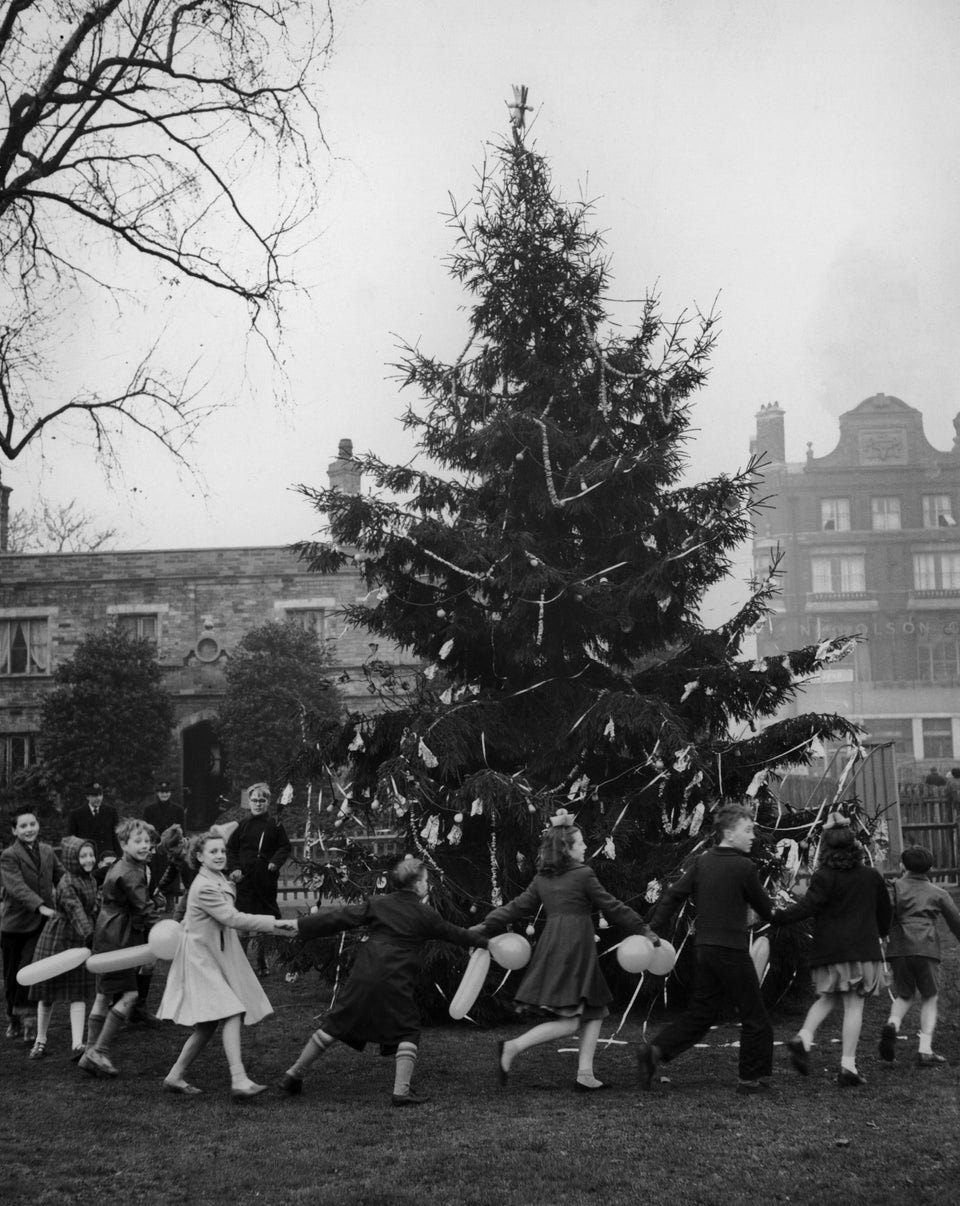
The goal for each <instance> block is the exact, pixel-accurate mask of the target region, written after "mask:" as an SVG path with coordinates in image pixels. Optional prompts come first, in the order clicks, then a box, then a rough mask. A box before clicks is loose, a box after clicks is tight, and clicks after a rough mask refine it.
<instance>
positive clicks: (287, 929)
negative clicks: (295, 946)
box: [273, 918, 299, 938]
mask: <svg viewBox="0 0 960 1206" xmlns="http://www.w3.org/2000/svg"><path fill="white" fill-rule="evenodd" d="M298 933H299V929H298V927H297V922H296V919H295V918H290V919H289V920H284V919H283V918H279V919H278V920H277V921H275V922H274V923H273V934H274V937H275V938H296V936H297V934H298Z"/></svg>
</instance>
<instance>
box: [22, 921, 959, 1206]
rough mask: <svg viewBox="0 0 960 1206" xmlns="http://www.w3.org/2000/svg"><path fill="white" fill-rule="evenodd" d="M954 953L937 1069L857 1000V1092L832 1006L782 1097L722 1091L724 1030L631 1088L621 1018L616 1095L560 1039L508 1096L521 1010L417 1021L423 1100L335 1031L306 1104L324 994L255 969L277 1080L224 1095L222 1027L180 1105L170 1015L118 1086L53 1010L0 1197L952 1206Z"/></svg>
mask: <svg viewBox="0 0 960 1206" xmlns="http://www.w3.org/2000/svg"><path fill="white" fill-rule="evenodd" d="M946 946H947V948H948V949H949V962H948V964H947V965H945V973H946V975H945V980H946V983H945V990H944V993H943V997H942V1006H943V1007H942V1010H941V1021H940V1027H939V1031H938V1035H937V1044H936V1045H937V1047H938V1049H939V1050H940V1051H941V1052H942V1053H943V1054H944V1055H946V1056H947V1057H948V1058H949V1060H950V1065H949V1066H948V1067H942V1068H938V1069H935V1070H921V1069H918V1068H917V1067H916V1066H915V1064H914V1053H915V1040H911V1041H910V1042H907V1041H904V1040H901V1042H900V1043H899V1045H898V1047H899V1050H898V1058H897V1061H896V1062H895V1063H894V1064H893V1065H892V1066H886V1065H882V1064H881V1063H880V1062H879V1060H878V1058H877V1055H876V1037H877V1033H878V1031H879V1027H880V1025H881V1023H882V1022H883V1020H884V1019H885V1008H884V1004H883V1002H881V1001H871V1002H868V1005H867V1016H866V1024H865V1027H864V1039H863V1041H862V1043H861V1049H860V1052H861V1054H860V1065H861V1071H863V1072H864V1073H865V1075H866V1076H867V1077H868V1078H869V1084H868V1085H867V1086H866V1087H865V1088H863V1089H846V1090H841V1089H839V1088H838V1087H837V1085H836V1083H835V1075H836V1068H837V1065H838V1062H839V1049H838V1045H837V1043H836V1042H834V1041H832V1040H835V1039H836V1038H837V1037H838V1034H839V1017H832V1018H831V1019H830V1020H829V1021H828V1022H827V1023H826V1024H825V1026H824V1027H823V1029H822V1030H821V1033H820V1035H819V1036H818V1037H819V1038H820V1040H821V1042H820V1045H819V1046H818V1047H817V1048H816V1049H815V1052H814V1054H815V1059H814V1071H813V1073H812V1075H811V1076H810V1078H809V1079H807V1080H804V1079H801V1078H800V1077H798V1076H797V1075H796V1074H795V1073H793V1072H792V1071H791V1069H790V1068H789V1065H788V1063H787V1057H786V1054H785V1052H784V1049H783V1047H782V1046H778V1048H777V1056H776V1058H777V1069H776V1077H775V1082H774V1090H775V1091H774V1092H773V1093H771V1094H769V1095H764V1096H760V1097H738V1096H736V1095H735V1093H734V1091H733V1089H734V1083H735V1078H736V1052H735V1051H734V1050H732V1049H730V1048H729V1047H728V1046H724V1044H728V1043H731V1042H734V1041H735V1040H736V1037H737V1032H736V1029H735V1028H734V1027H732V1026H731V1027H723V1028H721V1029H719V1030H717V1031H714V1032H712V1033H711V1035H710V1036H709V1044H710V1045H709V1046H707V1047H706V1048H704V1049H702V1050H697V1051H693V1052H689V1053H687V1054H686V1055H684V1056H682V1057H681V1058H680V1059H678V1060H677V1061H676V1062H675V1063H673V1064H672V1065H670V1066H669V1068H667V1069H665V1072H666V1074H667V1075H669V1077H670V1083H669V1084H661V1085H660V1086H659V1087H658V1088H657V1090H656V1091H655V1092H653V1093H649V1094H641V1093H639V1092H638V1091H637V1089H636V1087H635V1076H634V1068H633V1057H634V1052H635V1049H636V1048H635V1044H636V1042H637V1041H638V1040H639V1038H640V1027H639V1024H636V1023H631V1022H628V1024H627V1025H626V1026H625V1027H624V1029H623V1030H622V1031H621V1033H620V1035H619V1037H620V1038H621V1039H622V1038H626V1039H627V1040H628V1045H627V1046H610V1047H608V1048H606V1049H605V1050H604V1049H601V1054H600V1056H599V1059H598V1062H597V1071H598V1073H599V1075H600V1076H601V1078H602V1079H604V1080H606V1081H607V1082H608V1083H609V1085H610V1091H608V1092H602V1093H597V1094H595V1095H587V1094H580V1093H574V1092H573V1091H572V1084H573V1079H574V1075H575V1071H576V1057H575V1055H574V1054H572V1053H569V1052H560V1051H558V1050H557V1048H556V1047H540V1048H538V1049H536V1050H535V1051H531V1052H528V1053H527V1054H525V1055H523V1056H521V1057H520V1059H519V1060H518V1062H517V1063H516V1064H515V1065H514V1070H513V1073H512V1075H511V1078H510V1084H509V1085H508V1086H507V1087H506V1088H505V1089H501V1088H500V1087H499V1086H498V1085H497V1084H496V1081H495V1077H494V1049H495V1038H497V1037H506V1036H508V1035H509V1034H512V1033H517V1032H519V1031H520V1030H521V1029H523V1028H524V1027H523V1025H522V1024H521V1023H519V1022H518V1023H517V1024H515V1025H510V1026H505V1027H502V1028H499V1029H498V1030H496V1031H481V1030H478V1029H476V1028H474V1027H473V1026H471V1025H470V1024H468V1023H461V1024H459V1025H457V1026H454V1025H451V1026H449V1027H441V1028H436V1029H429V1030H426V1031H425V1032H424V1039H423V1045H422V1047H421V1061H420V1068H419V1071H418V1075H417V1087H418V1089H419V1090H420V1091H421V1092H423V1093H425V1094H429V1095H430V1097H431V1101H430V1103H429V1104H427V1105H424V1106H420V1107H417V1108H408V1109H403V1110H398V1109H393V1108H392V1107H391V1105H390V1090H391V1087H392V1081H393V1061H392V1059H380V1058H379V1057H378V1056H376V1055H375V1054H374V1053H372V1052H369V1051H368V1052H366V1053H364V1054H363V1055H358V1054H357V1053H355V1052H353V1051H350V1050H349V1049H347V1048H345V1047H343V1046H340V1045H337V1046H335V1047H334V1048H333V1050H332V1051H331V1052H330V1053H329V1054H328V1055H327V1056H326V1057H325V1059H324V1060H323V1061H321V1062H320V1063H318V1064H317V1065H315V1067H314V1069H313V1070H312V1071H313V1075H312V1076H311V1077H309V1078H308V1079H307V1081H306V1084H305V1090H304V1094H303V1096H302V1097H300V1098H291V1099H286V1098H283V1097H281V1096H280V1095H279V1093H277V1092H276V1091H275V1090H274V1089H273V1087H272V1086H273V1085H274V1084H275V1082H276V1081H277V1080H278V1078H279V1076H280V1074H281V1073H282V1071H283V1070H284V1068H285V1067H286V1066H287V1065H288V1064H289V1063H291V1062H292V1059H293V1057H294V1056H295V1054H296V1053H297V1052H299V1050H300V1047H301V1046H302V1044H303V1042H304V1040H305V1038H306V1036H307V1035H308V1034H309V1032H310V1031H311V1029H313V1027H314V1025H315V1023H314V1021H313V1018H314V1016H315V1015H316V1013H317V1011H318V1010H319V1009H320V1008H321V1000H322V998H321V990H320V988H319V985H318V982H317V980H316V978H315V976H314V975H313V974H311V975H309V976H306V977H304V978H302V979H300V980H299V981H297V982H296V983H294V984H286V983H285V982H284V980H283V977H282V976H280V977H273V978H271V979H269V980H267V981H266V988H267V991H268V995H269V996H270V998H271V1000H272V1002H273V1004H274V1007H275V1010H276V1013H275V1015H274V1016H273V1017H272V1018H270V1019H269V1020H268V1021H266V1022H265V1023H263V1024H262V1025H261V1026H259V1027H254V1028H250V1029H247V1030H246V1032H245V1035H244V1039H245V1051H246V1054H247V1057H248V1059H247V1063H248V1070H249V1071H250V1072H251V1073H252V1075H253V1076H254V1077H255V1078H258V1079H262V1080H264V1081H266V1082H268V1083H269V1084H270V1085H271V1092H270V1093H268V1094H264V1095H263V1096H262V1097H261V1098H259V1099H257V1100H255V1101H253V1102H249V1103H243V1104H235V1103H234V1102H233V1101H232V1100H231V1099H230V1096H229V1092H228V1088H229V1084H228V1078H227V1074H226V1068H225V1064H224V1060H223V1055H222V1049H221V1048H220V1046H219V1041H218V1042H217V1045H216V1046H214V1045H211V1046H210V1048H208V1050H207V1052H206V1053H205V1054H204V1055H203V1056H202V1057H201V1059H200V1061H199V1062H198V1063H197V1064H196V1065H195V1068H194V1071H193V1072H192V1074H191V1079H192V1080H193V1081H194V1082H195V1083H196V1084H198V1085H199V1086H200V1087H201V1088H203V1090H204V1094H203V1096H201V1097H197V1098H193V1099H188V1098H178V1097H172V1096H170V1095H167V1094H162V1093H161V1092H160V1081H161V1078H162V1077H163V1076H164V1075H165V1073H166V1072H167V1070H168V1069H169V1067H170V1065H171V1064H172V1062H173V1060H174V1058H175V1055H176V1052H177V1051H178V1050H179V1046H180V1044H181V1043H182V1041H183V1039H184V1038H185V1037H186V1034H187V1031H186V1030H183V1029H180V1028H177V1027H174V1026H172V1025H170V1024H169V1023H167V1024H165V1025H164V1026H163V1028H162V1029H161V1030H159V1031H144V1030H142V1029H139V1028H137V1029H131V1030H128V1031H127V1033H126V1034H125V1035H123V1036H122V1038H121V1039H120V1041H119V1043H118V1045H117V1048H116V1054H115V1058H116V1062H117V1063H118V1064H119V1066H120V1068H121V1075H120V1078H119V1079H118V1080H116V1081H96V1080H91V1079H90V1078H89V1077H87V1076H85V1075H84V1074H83V1073H82V1072H80V1071H79V1070H78V1069H77V1068H76V1067H75V1066H74V1065H73V1064H71V1063H70V1061H69V1029H68V1022H67V1017H66V1010H65V1008H64V1007H62V1006H60V1007H58V1008H59V1010H60V1012H59V1013H55V1014H54V1020H53V1026H52V1028H51V1034H50V1045H49V1047H48V1050H49V1052H50V1054H49V1055H48V1057H47V1058H46V1059H44V1060H42V1061H28V1060H27V1058H26V1048H25V1047H24V1045H23V1044H21V1043H14V1042H12V1041H10V1040H0V1044H2V1045H0V1101H2V1113H0V1161H2V1165H0V1167H2V1174H0V1175H2V1181H0V1201H2V1202H4V1203H6V1204H8V1206H21V1204H30V1206H34V1204H36V1206H41V1204H47V1203H49V1204H51V1206H53V1204H54V1203H55V1204H57V1206H70V1204H74V1203H76V1204H80V1206H91V1204H93V1203H100V1202H111V1203H114V1202H115V1203H123V1204H129V1206H132V1204H134V1203H136V1204H141V1203H142V1204H145V1206H161V1204H162V1206H179V1204H186V1203H205V1202H229V1203H236V1204H237V1206H245V1204H246V1203H278V1204H284V1203H294V1204H295V1203H310V1204H311V1206H401V1204H402V1206H407V1204H409V1206H446V1204H448V1203H449V1204H454V1206H500V1204H503V1206H586V1204H589V1206H594V1204H595V1206H619V1204H621V1203H623V1204H627V1203H630V1204H631V1206H632V1204H634V1203H640V1204H647V1203H651V1204H657V1203H670V1204H671V1206H686V1204H688V1203H690V1204H693V1203H704V1204H708V1206H714V1204H721V1206H736V1204H737V1203H778V1202H794V1203H810V1204H811V1206H831V1204H833V1203H837V1204H840V1203H843V1204H844V1206H849V1204H851V1203H864V1204H865V1206H866V1204H870V1206H875V1204H881V1203H891V1204H894V1203H896V1204H898V1206H899V1204H904V1203H910V1204H915V1203H936V1204H937V1206H945V1204H946V1203H950V1202H956V1201H958V1200H960V1189H958V1185H960V1159H958V1149H960V1140H958V1135H960V959H958V951H957V944H956V943H955V942H954V941H953V940H952V939H948V942H947V944H946ZM162 966H164V965H161V967H162ZM161 979H162V977H161V976H160V975H158V976H157V978H156V979H155V982H154V986H153V991H152V993H151V1004H152V1005H154V1006H155V1005H156V1003H157V1002H158V1001H159V989H160V987H161ZM838 1012H839V1011H838ZM616 1022H617V1018H616V1017H612V1018H611V1019H610V1022H609V1023H608V1026H607V1027H606V1029H605V1032H604V1033H605V1035H608V1034H610V1033H612V1032H613V1030H614V1029H615V1026H616ZM798 1022H799V1018H798V1016H797V1015H796V1014H794V1015H792V1016H783V1015H781V1016H779V1017H778V1018H776V1028H777V1038H778V1039H779V1040H782V1039H784V1038H787V1037H789V1036H790V1034H792V1033H793V1032H794V1031H795V1029H796V1027H797V1025H798ZM909 1023H913V1024H914V1025H915V1023H916V1011H914V1013H912V1014H911V1015H910V1017H909V1018H908V1024H909ZM657 1025H659V1019H657V1018H655V1019H654V1026H657Z"/></svg>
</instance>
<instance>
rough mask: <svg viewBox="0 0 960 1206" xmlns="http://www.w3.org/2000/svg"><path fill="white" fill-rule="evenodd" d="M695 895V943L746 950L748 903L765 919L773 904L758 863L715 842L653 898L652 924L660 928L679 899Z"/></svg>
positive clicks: (659, 930)
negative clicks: (761, 879) (765, 887)
mask: <svg viewBox="0 0 960 1206" xmlns="http://www.w3.org/2000/svg"><path fill="white" fill-rule="evenodd" d="M688 897H692V898H693V903H694V905H695V907H696V910H697V919H696V930H695V934H694V942H695V944H696V945H697V946H723V947H728V948H730V949H732V950H742V951H745V950H747V949H748V948H749V945H750V931H749V929H748V926H747V922H748V918H749V909H753V910H754V911H755V912H757V913H759V914H760V916H761V917H762V918H763V919H764V921H769V920H770V918H771V916H772V914H773V905H772V904H771V903H770V899H769V897H768V896H767V894H766V892H764V890H763V888H762V886H761V884H760V875H759V872H758V871H757V868H756V865H755V864H754V863H753V861H752V860H751V859H749V858H748V857H747V855H745V854H742V853H741V852H740V851H739V850H735V849H734V848H733V847H732V846H714V847H713V848H712V849H710V850H706V851H704V853H703V854H701V855H699V856H698V857H697V858H696V859H694V861H693V862H692V863H691V864H690V866H689V867H688V868H687V869H686V871H684V873H683V874H682V875H681V876H680V878H679V879H678V880H677V882H676V883H675V884H671V886H670V887H669V888H667V890H666V891H665V892H664V893H663V895H662V896H661V897H660V899H659V900H658V901H657V904H656V907H655V908H654V911H653V913H652V915H651V916H649V917H648V918H647V920H648V921H649V923H650V928H651V929H652V930H654V931H655V932H656V933H658V934H662V933H663V927H664V926H666V925H667V923H668V922H669V920H670V918H671V916H672V915H673V913H674V912H675V911H676V909H677V908H678V907H679V905H680V903H681V902H682V901H684V900H686V899H687V898H688Z"/></svg>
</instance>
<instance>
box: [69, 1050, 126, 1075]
mask: <svg viewBox="0 0 960 1206" xmlns="http://www.w3.org/2000/svg"><path fill="white" fill-rule="evenodd" d="M77 1067H78V1068H82V1069H83V1071H84V1072H88V1073H89V1074H90V1075H91V1076H119V1075H120V1070H119V1068H117V1067H116V1066H115V1065H114V1063H113V1062H112V1061H111V1059H110V1056H109V1055H104V1053H103V1052H102V1051H98V1050H97V1049H96V1047H91V1048H89V1049H88V1050H87V1051H84V1053H83V1055H82V1056H81V1057H80V1060H79V1062H78V1064H77Z"/></svg>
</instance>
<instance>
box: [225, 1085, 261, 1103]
mask: <svg viewBox="0 0 960 1206" xmlns="http://www.w3.org/2000/svg"><path fill="white" fill-rule="evenodd" d="M266 1091H267V1086H266V1085H258V1084H254V1082H253V1081H252V1080H250V1081H248V1082H247V1083H246V1084H245V1085H241V1086H240V1088H238V1089H231V1090H230V1095H231V1097H232V1098H233V1100H234V1101H249V1100H250V1099H251V1098H252V1097H259V1096H260V1094H261V1093H266Z"/></svg>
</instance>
